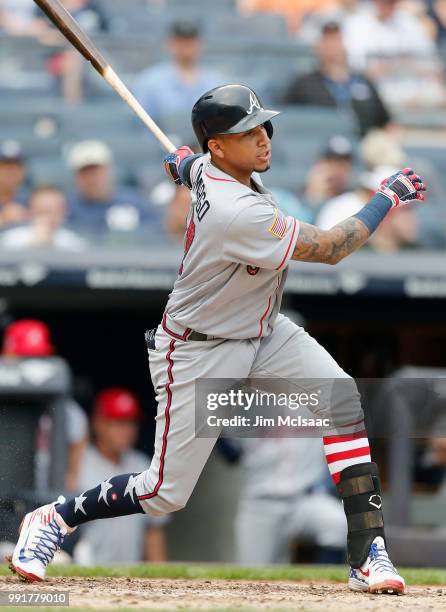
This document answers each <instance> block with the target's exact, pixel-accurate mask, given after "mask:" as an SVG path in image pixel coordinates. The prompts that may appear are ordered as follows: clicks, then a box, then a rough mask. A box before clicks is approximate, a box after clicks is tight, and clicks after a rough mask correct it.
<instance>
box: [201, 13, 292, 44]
mask: <svg viewBox="0 0 446 612" xmlns="http://www.w3.org/2000/svg"><path fill="white" fill-rule="evenodd" d="M207 35H208V38H209V40H210V41H213V40H214V39H218V38H224V39H228V40H231V39H234V38H235V39H242V40H259V41H263V42H265V41H271V40H286V39H287V38H288V31H287V27H286V22H285V19H284V17H282V15H270V14H268V15H266V14H262V13H259V14H254V15H250V16H246V17H244V16H241V15H238V14H223V15H220V16H219V18H218V19H212V20H210V21H209V22H208V27H207Z"/></svg>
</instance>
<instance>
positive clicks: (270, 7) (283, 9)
mask: <svg viewBox="0 0 446 612" xmlns="http://www.w3.org/2000/svg"><path fill="white" fill-rule="evenodd" d="M337 4H338V0H239V2H238V6H239V10H240V11H241V12H242V13H248V14H249V13H253V12H266V13H276V14H277V13H279V14H282V15H284V16H285V17H286V19H287V22H288V28H289V30H290V32H291V33H295V32H297V31H298V30H299V28H300V27H301V25H302V21H303V19H304V17H305V16H306V15H311V14H312V13H314V12H316V11H320V10H322V9H328V8H334V7H336V6H337Z"/></svg>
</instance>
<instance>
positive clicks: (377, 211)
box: [353, 193, 392, 234]
mask: <svg viewBox="0 0 446 612" xmlns="http://www.w3.org/2000/svg"><path fill="white" fill-rule="evenodd" d="M391 208H392V202H391V201H390V200H389V198H386V196H384V195H382V194H381V193H375V195H374V196H373V198H372V199H371V200H370V201H369V202H368V203H367V204H366V205H365V206H364V208H361V210H360V211H359V212H358V213H356V215H353V217H356V219H359V220H360V221H362V222H363V223H364V225H365V226H366V227H367V229H368V230H369V232H370V234H373V232H374V231H375V230H376V228H377V227H378V225H379V224H380V223H381V221H382V220H383V219H384V217H385V216H386V215H387V213H388V212H389V210H390V209H391Z"/></svg>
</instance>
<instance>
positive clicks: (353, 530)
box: [336, 463, 385, 569]
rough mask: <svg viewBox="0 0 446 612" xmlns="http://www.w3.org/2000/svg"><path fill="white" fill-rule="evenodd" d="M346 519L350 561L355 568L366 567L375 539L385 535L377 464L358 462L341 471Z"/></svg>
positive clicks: (340, 488) (340, 493) (341, 486)
mask: <svg viewBox="0 0 446 612" xmlns="http://www.w3.org/2000/svg"><path fill="white" fill-rule="evenodd" d="M336 488H337V490H338V493H339V495H340V497H341V498H342V501H343V502H344V511H345V515H346V517H347V526H348V536H347V552H348V561H349V563H350V565H351V567H353V568H355V569H356V568H359V567H361V566H362V565H363V563H364V561H365V560H366V559H367V556H368V554H369V550H370V546H371V544H372V542H373V540H374V539H375V538H376V536H381V537H382V538H384V540H385V536H384V520H383V514H382V500H381V483H380V479H379V473H378V467H377V465H376V463H358V464H357V465H351V466H349V467H347V468H345V469H344V470H342V472H341V480H340V482H339V483H338V484H337V486H336Z"/></svg>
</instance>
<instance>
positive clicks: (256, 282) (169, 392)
mask: <svg viewBox="0 0 446 612" xmlns="http://www.w3.org/2000/svg"><path fill="white" fill-rule="evenodd" d="M278 114H279V113H278V112H276V111H273V110H266V109H264V108H263V106H262V104H261V102H260V100H259V98H258V97H257V95H256V94H255V92H254V91H252V90H251V89H249V88H248V87H245V86H242V85H225V86H222V87H217V88H216V89H213V90H211V91H209V92H207V93H206V94H204V95H203V96H202V97H201V98H200V99H199V100H198V102H197V103H196V104H195V106H194V108H193V110H192V124H193V127H194V130H195V134H196V136H197V139H198V141H199V143H200V145H201V148H202V151H203V154H201V155H193V154H192V151H190V149H188V148H187V147H181V148H180V149H178V150H177V151H176V153H175V154H172V155H169V156H168V157H166V159H165V165H166V169H167V171H168V173H169V174H170V175H171V177H172V178H173V180H174V181H175V182H176V183H178V184H179V183H182V184H184V185H186V186H188V187H189V188H190V189H191V190H192V192H193V195H194V196H195V202H194V204H193V206H191V210H190V213H189V218H188V226H187V231H186V236H185V249H184V257H183V261H182V263H181V266H180V269H179V274H178V278H177V280H176V282H175V285H174V288H173V291H172V293H171V294H170V296H169V299H168V302H167V306H166V309H165V312H164V316H163V319H162V322H161V324H160V325H159V327H158V328H157V330H156V333H154V334H149V335H148V344H149V349H148V352H149V362H150V371H151V376H152V382H153V385H154V388H155V392H156V397H157V401H158V416H157V418H156V423H157V426H156V440H155V452H154V456H153V459H152V462H151V465H150V467H149V469H148V470H146V471H144V472H142V473H140V474H136V473H135V474H123V475H121V476H114V477H111V478H108V479H107V480H105V481H103V482H102V483H100V484H99V485H98V486H97V487H95V488H93V489H89V490H87V491H84V492H83V493H82V494H81V495H79V496H77V497H75V498H73V499H71V500H69V501H67V502H66V501H65V500H64V499H60V498H59V500H58V501H57V502H54V503H52V504H48V505H46V506H43V507H41V508H38V509H37V510H35V511H34V512H32V513H29V514H27V515H26V516H25V518H24V521H23V524H22V527H21V530H20V536H19V540H18V543H17V545H16V548H15V551H14V554H13V557H12V560H11V568H12V569H13V570H14V571H16V572H17V573H18V574H20V575H21V576H22V577H24V578H25V579H28V580H43V579H44V577H45V571H46V567H47V565H48V563H49V562H50V561H51V559H52V558H53V556H54V553H55V551H56V550H57V548H58V547H59V546H60V544H61V542H62V540H63V537H64V536H65V535H67V534H70V533H71V532H72V531H73V530H74V529H76V527H77V526H78V525H81V524H83V523H86V522H88V521H91V520H95V519H104V518H108V517H113V516H123V515H127V514H134V513H138V512H140V513H142V512H145V513H147V514H150V515H152V516H160V515H164V514H167V513H169V512H173V511H175V510H179V509H181V508H183V507H184V506H185V504H186V503H187V501H188V499H189V496H190V495H191V493H192V491H193V489H194V486H195V484H196V482H197V480H198V477H199V475H200V473H201V471H202V469H203V467H204V465H205V463H206V460H207V458H208V457H209V454H210V452H211V451H212V448H213V446H214V444H215V438H213V439H210V438H203V437H197V436H196V435H195V405H194V398H195V381H196V380H197V379H202V378H234V379H243V378H248V377H249V378H250V379H255V378H257V377H258V378H262V377H265V376H267V377H270V378H271V377H273V378H274V377H277V378H285V379H304V378H305V379H314V378H324V379H337V378H344V379H346V380H347V382H348V381H351V379H350V377H349V376H348V375H347V374H346V373H345V372H344V371H343V370H342V368H341V367H340V366H339V365H338V364H337V363H336V362H335V361H334V359H333V358H332V357H331V356H330V355H329V354H328V353H327V351H325V349H324V348H322V347H321V346H320V345H319V344H318V343H317V342H316V341H315V340H314V339H313V338H311V337H310V336H309V335H308V334H307V333H306V332H305V330H304V329H303V328H301V327H298V326H297V325H295V324H294V323H292V322H291V321H290V320H289V319H287V318H286V317H284V316H283V315H280V314H279V310H280V302H281V297H282V292H283V287H284V284H285V280H286V276H287V267H288V265H289V263H290V261H291V260H300V261H306V262H319V263H327V264H336V263H338V262H339V261H341V259H343V258H344V257H346V256H347V255H349V254H350V253H352V252H353V251H355V250H356V249H358V248H359V247H360V246H362V245H363V244H364V243H365V242H366V241H367V239H368V238H369V236H370V234H371V233H372V232H373V231H374V230H375V229H376V227H377V226H378V225H379V223H380V222H381V221H382V220H383V219H384V217H385V216H386V214H387V213H388V212H389V211H390V210H391V209H393V208H395V207H397V206H403V205H404V204H406V203H408V202H416V201H418V200H423V199H424V194H423V192H424V191H425V189H426V188H425V185H424V184H423V183H422V181H421V179H420V177H418V176H417V175H415V174H414V173H413V172H412V171H411V170H408V169H406V170H403V171H401V172H399V173H397V174H395V175H393V176H391V177H389V178H388V179H387V180H385V181H384V182H383V183H382V184H381V185H380V186H379V188H378V191H377V192H376V194H375V195H374V196H373V197H372V198H371V200H370V201H369V202H368V203H367V205H366V206H365V207H364V208H363V209H362V210H361V211H360V212H358V213H357V214H356V215H354V216H353V217H350V218H349V219H346V220H345V221H343V222H342V223H339V224H337V225H336V226H335V227H333V228H332V229H330V230H321V229H318V228H316V227H314V226H312V225H309V224H306V223H299V220H298V219H294V218H292V217H285V216H284V215H283V214H282V213H281V211H280V210H279V209H278V207H277V205H276V202H275V200H274V198H273V196H272V195H271V193H270V192H269V191H268V190H267V189H265V188H264V187H263V185H262V181H261V179H260V176H259V173H262V172H265V171H266V170H268V168H269V166H270V160H271V139H272V137H273V125H272V122H271V120H272V119H273V118H274V117H275V116H276V115H278ZM350 389H351V397H350V400H351V403H352V404H355V403H357V404H358V405H359V407H360V404H359V394H358V392H357V389H356V386H355V385H354V382H353V381H351V385H350ZM323 442H324V449H325V455H326V459H327V463H328V466H329V469H330V473H331V476H332V478H333V480H334V482H335V483H336V486H337V489H338V492H339V495H340V497H341V498H342V500H343V502H344V511H345V514H346V517H347V527H348V538H347V549H348V559H349V563H350V567H351V570H350V577H349V586H350V588H351V589H354V590H362V591H369V592H373V593H375V592H378V593H381V592H386V593H404V591H405V584H404V580H403V578H402V577H401V576H399V574H398V573H397V571H396V570H395V568H394V567H393V565H392V563H391V561H390V559H389V557H388V555H387V552H386V546H385V534H384V523H383V514H382V509H381V505H382V504H381V486H380V480H379V474H378V469H377V466H376V465H375V463H372V462H371V457H370V449H369V443H368V439H367V435H366V432H365V430H361V431H359V432H356V433H352V434H345V435H329V436H325V437H324V440H323Z"/></svg>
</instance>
